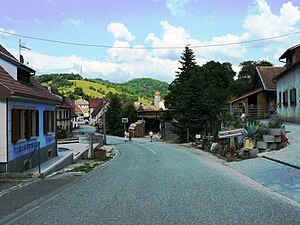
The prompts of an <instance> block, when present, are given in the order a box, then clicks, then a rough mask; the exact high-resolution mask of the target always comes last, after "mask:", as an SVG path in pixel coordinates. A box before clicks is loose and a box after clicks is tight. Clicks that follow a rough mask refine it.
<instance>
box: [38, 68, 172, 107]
mask: <svg viewBox="0 0 300 225" xmlns="http://www.w3.org/2000/svg"><path fill="white" fill-rule="evenodd" d="M35 77H36V79H37V80H38V81H39V82H41V83H42V84H43V85H45V86H47V85H48V84H51V86H52V88H53V89H54V90H57V91H59V92H60V93H61V94H63V95H65V96H67V97H69V98H70V99H77V98H80V96H82V97H84V98H89V97H99V98H102V97H104V96H106V95H107V94H108V93H109V92H111V93H118V94H125V95H126V96H127V97H129V98H131V99H133V100H138V99H139V100H140V101H141V102H144V103H150V102H152V100H153V96H154V93H155V92H156V91H159V92H160V93H161V96H162V98H164V97H165V96H166V94H167V93H168V86H169V84H168V83H166V82H163V81H159V80H155V79H151V78H136V79H133V80H130V81H128V82H124V83H112V82H110V81H107V80H102V79H100V78H97V79H83V78H82V77H81V76H80V75H79V74H66V73H64V74H44V75H39V76H35Z"/></svg>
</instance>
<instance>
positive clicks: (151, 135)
mask: <svg viewBox="0 0 300 225" xmlns="http://www.w3.org/2000/svg"><path fill="white" fill-rule="evenodd" d="M149 136H150V142H152V138H153V132H152V130H150V132H149Z"/></svg>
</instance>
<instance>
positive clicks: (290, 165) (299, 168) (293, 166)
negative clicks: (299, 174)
mask: <svg viewBox="0 0 300 225" xmlns="http://www.w3.org/2000/svg"><path fill="white" fill-rule="evenodd" d="M262 158H264V159H268V160H271V161H274V162H277V163H279V164H282V165H285V166H289V167H292V168H294V169H298V170H300V167H299V166H295V165H293V164H290V163H287V162H283V161H280V160H277V159H273V158H270V157H267V156H262Z"/></svg>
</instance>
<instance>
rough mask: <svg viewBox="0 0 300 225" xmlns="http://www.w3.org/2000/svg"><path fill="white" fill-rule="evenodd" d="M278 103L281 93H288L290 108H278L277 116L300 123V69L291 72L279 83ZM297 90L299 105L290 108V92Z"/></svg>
mask: <svg viewBox="0 0 300 225" xmlns="http://www.w3.org/2000/svg"><path fill="white" fill-rule="evenodd" d="M276 85H277V102H278V96H279V92H281V97H282V93H283V92H284V91H285V90H287V91H288V107H283V106H282V107H281V108H280V107H277V115H278V117H279V118H280V119H283V120H287V121H292V122H297V123H300V68H296V69H294V70H291V71H290V72H289V73H288V74H287V75H285V76H283V77H282V78H280V79H279V80H278V81H277V84H276ZM293 88H296V101H297V105H296V106H294V107H291V106H290V90H291V89H293Z"/></svg>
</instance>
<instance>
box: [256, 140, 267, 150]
mask: <svg viewBox="0 0 300 225" xmlns="http://www.w3.org/2000/svg"><path fill="white" fill-rule="evenodd" d="M256 148H259V149H268V143H267V142H264V141H257V142H256Z"/></svg>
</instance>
